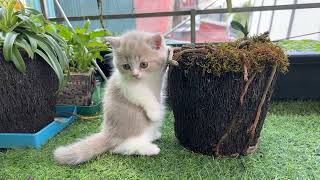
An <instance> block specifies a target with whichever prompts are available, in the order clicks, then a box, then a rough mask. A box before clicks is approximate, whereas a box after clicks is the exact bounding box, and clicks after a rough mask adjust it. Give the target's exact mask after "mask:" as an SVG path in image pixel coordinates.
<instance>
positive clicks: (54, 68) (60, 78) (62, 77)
mask: <svg viewBox="0 0 320 180" xmlns="http://www.w3.org/2000/svg"><path fill="white" fill-rule="evenodd" d="M35 53H37V54H38V55H39V56H41V57H42V59H44V60H45V61H46V62H47V63H48V64H49V65H50V67H51V68H52V69H53V71H54V72H55V73H56V75H57V77H58V79H59V87H61V86H62V84H63V79H64V75H63V72H62V70H61V68H59V67H60V66H56V65H55V64H56V63H54V61H52V59H51V58H49V57H48V56H47V55H46V54H45V53H43V52H42V51H41V50H39V49H37V50H36V51H35Z"/></svg>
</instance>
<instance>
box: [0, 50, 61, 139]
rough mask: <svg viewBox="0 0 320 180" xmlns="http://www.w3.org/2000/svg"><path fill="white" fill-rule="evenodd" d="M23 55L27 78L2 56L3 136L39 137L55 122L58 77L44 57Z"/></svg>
mask: <svg viewBox="0 0 320 180" xmlns="http://www.w3.org/2000/svg"><path fill="white" fill-rule="evenodd" d="M0 52H2V49H0ZM21 55H22V57H23V59H24V60H25V64H26V69H27V71H26V73H25V74H23V73H21V72H19V71H18V70H17V69H16V67H15V66H14V64H13V63H11V62H10V63H8V62H6V61H5V60H4V58H3V56H2V54H1V53H0V133H36V132H38V131H39V130H41V129H42V128H43V127H45V126H47V125H48V124H50V123H51V122H52V121H53V120H54V115H55V105H56V92H57V90H58V86H59V82H58V78H57V76H56V74H55V73H54V71H53V70H52V68H51V67H50V66H49V65H48V64H47V63H46V62H45V60H43V59H42V58H41V57H39V56H36V57H35V59H30V58H29V57H28V55H27V54H26V53H21Z"/></svg>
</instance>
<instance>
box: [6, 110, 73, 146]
mask: <svg viewBox="0 0 320 180" xmlns="http://www.w3.org/2000/svg"><path fill="white" fill-rule="evenodd" d="M76 113H77V110H76V107H75V106H73V107H70V106H69V107H58V106H57V107H56V117H55V121H53V122H52V123H50V124H49V125H47V126H46V127H44V128H43V129H41V130H40V131H39V132H37V133H33V134H32V133H0V148H25V147H32V148H37V149H38V148H40V147H41V145H43V144H45V143H46V142H47V141H48V140H49V139H50V138H52V137H53V136H54V135H56V134H57V133H59V132H60V131H61V130H63V129H64V128H65V127H67V126H68V125H69V124H71V123H73V122H74V121H75V120H76V118H75V117H74V116H73V115H72V114H76Z"/></svg>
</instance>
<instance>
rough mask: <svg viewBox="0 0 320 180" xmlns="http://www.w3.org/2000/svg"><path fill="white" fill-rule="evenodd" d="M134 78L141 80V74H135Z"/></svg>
mask: <svg viewBox="0 0 320 180" xmlns="http://www.w3.org/2000/svg"><path fill="white" fill-rule="evenodd" d="M132 76H133V77H134V78H136V79H140V74H139V73H133V74H132Z"/></svg>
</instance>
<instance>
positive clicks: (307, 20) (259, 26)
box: [250, 0, 320, 40]
mask: <svg viewBox="0 0 320 180" xmlns="http://www.w3.org/2000/svg"><path fill="white" fill-rule="evenodd" d="M251 2H252V3H254V6H261V5H262V0H255V1H254V0H251ZM293 2H294V0H278V1H277V5H283V4H293ZM298 3H320V0H298ZM273 4H274V0H264V3H263V5H264V6H266V5H273ZM291 14H292V10H282V11H275V12H274V18H273V23H272V26H271V27H272V28H271V31H270V37H271V39H272V40H276V39H282V38H285V37H286V36H287V32H288V27H289V21H290V16H291ZM260 15H261V18H260V19H261V20H260V23H259V17H260ZM271 16H272V12H271V11H266V12H254V13H253V16H252V18H251V27H250V33H251V34H255V33H262V32H265V31H268V30H269V27H270V22H271ZM319 18H320V8H316V9H300V10H296V12H295V16H294V20H293V24H292V30H291V34H290V36H297V35H302V34H307V33H313V32H319V31H320V21H319ZM295 39H316V40H320V34H319V33H318V34H315V35H310V36H305V37H300V38H295Z"/></svg>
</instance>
